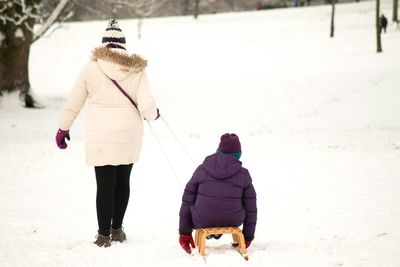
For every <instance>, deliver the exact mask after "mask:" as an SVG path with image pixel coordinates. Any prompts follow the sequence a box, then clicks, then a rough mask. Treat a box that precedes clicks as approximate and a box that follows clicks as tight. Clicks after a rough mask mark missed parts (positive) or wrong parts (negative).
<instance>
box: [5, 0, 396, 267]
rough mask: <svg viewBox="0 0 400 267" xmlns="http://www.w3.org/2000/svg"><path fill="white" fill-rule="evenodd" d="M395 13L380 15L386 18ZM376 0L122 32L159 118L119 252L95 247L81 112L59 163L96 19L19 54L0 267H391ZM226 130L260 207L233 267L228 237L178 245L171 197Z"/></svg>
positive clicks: (138, 172)
mask: <svg viewBox="0 0 400 267" xmlns="http://www.w3.org/2000/svg"><path fill="white" fill-rule="evenodd" d="M391 2H392V1H391V0H383V3H382V5H383V7H382V8H383V13H385V14H386V15H387V17H388V18H389V17H390V15H391ZM374 8H375V5H374V1H365V2H361V3H358V4H356V3H355V4H343V5H338V6H337V16H336V35H335V38H334V39H331V38H329V21H330V7H329V6H319V7H309V8H301V9H281V10H273V11H262V12H244V13H236V14H217V15H207V16H200V18H199V20H197V21H195V20H193V18H192V17H173V18H155V19H148V20H145V21H144V24H143V37H142V39H141V40H138V39H137V38H136V35H137V32H136V21H135V20H122V21H120V26H121V28H122V29H123V31H124V32H125V34H126V37H127V42H128V49H129V50H130V51H131V52H135V53H138V54H141V55H142V56H143V57H145V58H147V59H148V60H149V67H148V74H149V79H150V83H151V86H152V90H153V93H154V95H155V97H156V98H157V101H158V106H159V108H160V111H161V114H162V115H163V117H164V119H165V121H166V122H167V123H168V125H169V126H170V128H171V129H172V131H173V132H174V133H175V135H176V136H177V137H178V139H179V141H180V142H181V143H182V144H183V146H184V148H185V149H186V151H187V152H188V153H189V154H190V156H191V158H189V157H188V156H187V155H186V153H185V151H184V150H183V149H182V148H181V146H180V145H179V143H178V142H177V141H176V139H175V138H174V136H173V135H172V134H171V132H170V131H169V129H168V127H167V126H166V125H165V123H164V122H163V121H162V120H159V121H156V122H153V123H151V127H152V129H153V130H154V132H155V133H156V136H157V138H158V139H159V140H160V142H161V145H162V147H163V149H164V150H165V152H166V154H167V156H168V158H169V159H170V161H171V164H172V167H173V169H174V170H175V172H176V175H174V172H173V171H172V168H171V166H170V165H169V164H168V161H167V160H166V159H165V157H164V155H163V153H162V152H161V150H160V147H159V145H158V143H157V140H156V139H155V137H154V136H153V135H152V131H151V130H150V128H149V127H148V126H147V125H145V126H146V127H145V138H144V145H143V150H142V156H141V159H140V161H139V162H137V164H135V165H134V169H133V173H132V176H131V199H130V203H129V206H128V210H127V214H126V218H125V222H124V227H125V230H126V232H127V235H128V241H127V242H126V243H123V244H115V245H113V246H112V247H110V248H107V249H102V248H98V247H96V246H95V245H94V244H93V243H92V242H93V241H94V238H95V235H96V231H97V221H96V211H95V193H96V192H95V190H96V188H95V187H96V185H95V178H94V171H93V168H92V167H89V166H87V165H86V164H85V159H84V127H83V125H84V119H85V114H84V113H85V112H84V111H83V112H82V113H81V115H80V117H79V118H78V120H77V121H76V122H75V124H74V126H73V128H72V129H71V138H72V139H71V142H69V146H68V148H67V149H66V150H65V151H61V150H59V149H58V148H57V146H56V144H55V141H54V136H55V133H56V130H57V122H58V117H59V116H60V113H61V109H62V105H63V102H64V100H65V97H66V96H67V94H68V92H69V90H70V89H71V87H72V85H73V83H74V80H75V79H76V77H77V74H78V72H79V71H80V69H81V67H82V66H83V64H84V63H85V62H86V61H87V60H88V59H89V58H90V52H91V50H92V49H93V48H94V47H95V46H97V45H98V44H99V43H100V40H101V36H102V33H103V31H104V29H105V27H106V24H107V22H106V21H96V22H87V23H68V24H65V25H63V26H62V27H61V28H59V29H57V30H56V31H54V32H53V33H52V34H51V35H50V36H48V37H46V38H42V39H40V40H39V41H38V42H36V43H35V44H34V45H33V47H32V49H31V60H30V75H31V83H32V86H33V88H34V92H35V93H36V95H37V96H38V98H39V99H40V100H41V102H42V103H43V104H44V105H45V106H46V108H44V109H39V110H27V109H23V108H20V107H18V106H17V104H16V103H15V101H12V98H11V97H10V96H6V97H5V99H6V100H7V99H11V100H9V101H7V103H6V102H5V101H3V104H2V106H1V107H0V218H1V219H0V220H1V226H2V229H3V230H2V233H1V238H0V266H13V267H14V266H57V267H60V266H96V267H100V266H176V267H179V266H182V267H188V266H216V267H222V266H260V267H261V266H263V267H264V266H271V267H279V266H290V267H291V266H296V267H303V266H304V267H310V266H318V267H325V266H351V267H355V266H368V267H370V266H371V267H372V266H379V267H380V266H385V267H398V266H400V180H399V177H400V164H399V163H400V160H399V159H400V117H399V115H400V104H399V100H400V90H399V89H400V30H398V29H397V28H396V25H395V24H389V29H388V33H387V34H385V35H383V36H382V37H383V40H382V42H383V49H384V53H382V54H377V53H375V50H376V45H375V33H374V22H375V21H374V12H375V11H374ZM225 132H235V133H237V134H238V135H239V136H240V138H241V141H242V149H243V156H242V161H243V164H244V166H245V167H246V168H248V169H249V170H250V173H251V175H252V177H253V182H254V186H255V188H256V191H257V194H258V214H259V215H258V224H257V229H256V237H255V240H254V242H253V244H252V246H251V247H250V248H249V249H248V254H249V257H250V260H249V261H248V262H245V261H244V260H243V259H242V258H241V256H240V255H239V253H237V252H236V251H235V250H234V249H232V248H231V247H230V242H231V240H230V238H229V237H227V236H224V237H223V238H222V239H220V240H218V241H216V240H212V241H208V242H207V249H206V254H207V256H206V258H205V259H203V257H201V256H200V255H199V254H198V252H197V251H195V252H194V253H193V255H188V254H186V253H185V252H184V251H183V250H182V249H181V248H180V246H179V243H178V229H177V228H178V219H179V217H178V212H179V208H180V199H181V195H182V193H183V185H184V184H185V183H186V182H187V180H188V179H189V178H190V176H191V173H192V172H193V171H194V169H195V167H196V166H197V165H198V164H199V163H201V162H202V160H203V158H204V157H205V156H206V155H208V154H211V153H213V152H214V151H215V150H216V148H217V146H218V142H219V136H220V135H221V134H223V133H225Z"/></svg>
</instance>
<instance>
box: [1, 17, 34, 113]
mask: <svg viewBox="0 0 400 267" xmlns="http://www.w3.org/2000/svg"><path fill="white" fill-rule="evenodd" d="M26 24H27V25H30V27H31V28H33V24H34V20H33V19H29V20H28V21H27V22H26ZM0 34H3V35H4V39H3V41H2V42H1V49H0V58H1V60H0V77H1V78H0V94H1V93H2V92H19V94H20V97H21V99H22V100H23V102H24V105H25V107H28V108H33V107H35V104H36V103H35V101H34V99H33V97H32V96H31V94H30V93H31V85H30V83H29V70H28V63H29V51H30V46H31V44H32V41H33V33H32V31H31V30H29V29H28V28H27V27H26V26H25V25H18V26H17V25H15V24H14V23H11V22H6V23H5V24H2V23H0ZM16 36H17V37H18V38H16Z"/></svg>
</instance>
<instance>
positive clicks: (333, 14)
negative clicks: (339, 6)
mask: <svg viewBox="0 0 400 267" xmlns="http://www.w3.org/2000/svg"><path fill="white" fill-rule="evenodd" d="M331 3H332V15H331V38H333V36H334V34H335V1H331Z"/></svg>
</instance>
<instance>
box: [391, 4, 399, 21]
mask: <svg viewBox="0 0 400 267" xmlns="http://www.w3.org/2000/svg"><path fill="white" fill-rule="evenodd" d="M398 7H399V2H398V0H393V17H392V20H393V21H395V22H397V20H398V19H399V18H398V16H397V9H398Z"/></svg>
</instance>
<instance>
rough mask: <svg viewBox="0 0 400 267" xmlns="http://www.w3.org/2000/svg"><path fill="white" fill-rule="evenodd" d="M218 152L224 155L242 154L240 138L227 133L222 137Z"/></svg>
mask: <svg viewBox="0 0 400 267" xmlns="http://www.w3.org/2000/svg"><path fill="white" fill-rule="evenodd" d="M218 151H220V152H223V153H237V152H242V147H241V145H240V141H239V137H238V136H237V135H236V134H234V133H231V134H230V133H226V134H223V135H222V136H221V142H220V143H219V146H218Z"/></svg>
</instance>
